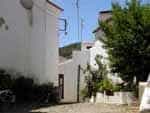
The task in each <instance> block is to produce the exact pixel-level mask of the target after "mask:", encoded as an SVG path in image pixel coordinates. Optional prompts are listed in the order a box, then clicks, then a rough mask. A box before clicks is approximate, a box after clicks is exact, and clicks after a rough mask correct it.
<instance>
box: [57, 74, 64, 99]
mask: <svg viewBox="0 0 150 113" xmlns="http://www.w3.org/2000/svg"><path fill="white" fill-rule="evenodd" d="M61 79H62V83H61ZM58 85H59V94H60V98H61V99H64V74H59V76H58ZM61 87H62V88H61Z"/></svg>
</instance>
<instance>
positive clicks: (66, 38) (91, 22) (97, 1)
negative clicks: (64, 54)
mask: <svg viewBox="0 0 150 113" xmlns="http://www.w3.org/2000/svg"><path fill="white" fill-rule="evenodd" d="M53 1H54V2H55V3H56V4H58V5H59V6H61V7H62V8H63V9H64V12H62V14H61V17H63V18H66V19H67V21H68V29H67V32H68V34H67V35H64V33H62V32H60V33H59V42H60V46H64V45H68V44H71V43H75V42H80V41H81V39H78V29H77V28H78V27H77V14H76V4H75V3H76V0H53ZM79 1H80V2H79V4H80V18H82V19H83V20H84V22H83V35H82V36H83V38H82V40H83V41H92V40H94V35H93V34H92V31H93V30H94V29H95V28H96V27H97V26H98V23H97V18H98V13H99V11H102V10H110V9H111V0H79Z"/></svg>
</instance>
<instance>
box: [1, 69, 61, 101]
mask: <svg viewBox="0 0 150 113" xmlns="http://www.w3.org/2000/svg"><path fill="white" fill-rule="evenodd" d="M15 74H17V75H16V77H17V78H13V76H14V75H13V74H10V73H9V72H8V71H6V70H4V69H0V90H6V89H10V90H12V91H13V93H14V94H15V96H16V101H17V102H48V103H56V102H59V92H58V90H57V88H56V87H54V86H53V84H52V83H45V84H37V83H35V82H34V80H33V78H28V77H24V75H23V74H21V73H15Z"/></svg>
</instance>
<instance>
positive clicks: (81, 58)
mask: <svg viewBox="0 0 150 113" xmlns="http://www.w3.org/2000/svg"><path fill="white" fill-rule="evenodd" d="M89 59H90V51H74V52H73V58H72V59H71V60H68V61H66V62H64V63H61V64H59V74H64V99H63V100H62V101H63V102H76V101H77V76H78V66H79V65H80V66H81V67H82V68H86V65H87V63H88V61H89ZM80 72H81V74H80V90H81V89H83V88H84V78H85V75H84V74H83V71H82V70H80Z"/></svg>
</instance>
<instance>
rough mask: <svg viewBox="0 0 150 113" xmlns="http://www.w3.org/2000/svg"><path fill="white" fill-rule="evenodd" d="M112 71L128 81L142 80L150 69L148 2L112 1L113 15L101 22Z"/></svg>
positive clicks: (149, 17)
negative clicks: (124, 4) (123, 3)
mask: <svg viewBox="0 0 150 113" xmlns="http://www.w3.org/2000/svg"><path fill="white" fill-rule="evenodd" d="M100 26H101V28H102V29H103V31H104V34H105V35H104V37H101V39H100V40H101V41H102V42H103V43H104V47H105V48H106V50H107V52H108V55H109V60H110V67H111V70H112V72H114V73H118V75H119V76H120V77H121V78H122V79H123V80H124V81H126V82H128V83H129V84H132V83H133V79H134V77H136V80H137V83H138V82H139V81H145V80H146V79H147V76H148V74H149V73H150V5H142V4H140V2H138V1H137V0H131V1H130V2H128V3H127V4H126V6H125V7H122V6H120V5H119V4H117V3H115V4H113V5H112V17H111V19H109V20H106V21H104V22H100Z"/></svg>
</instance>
